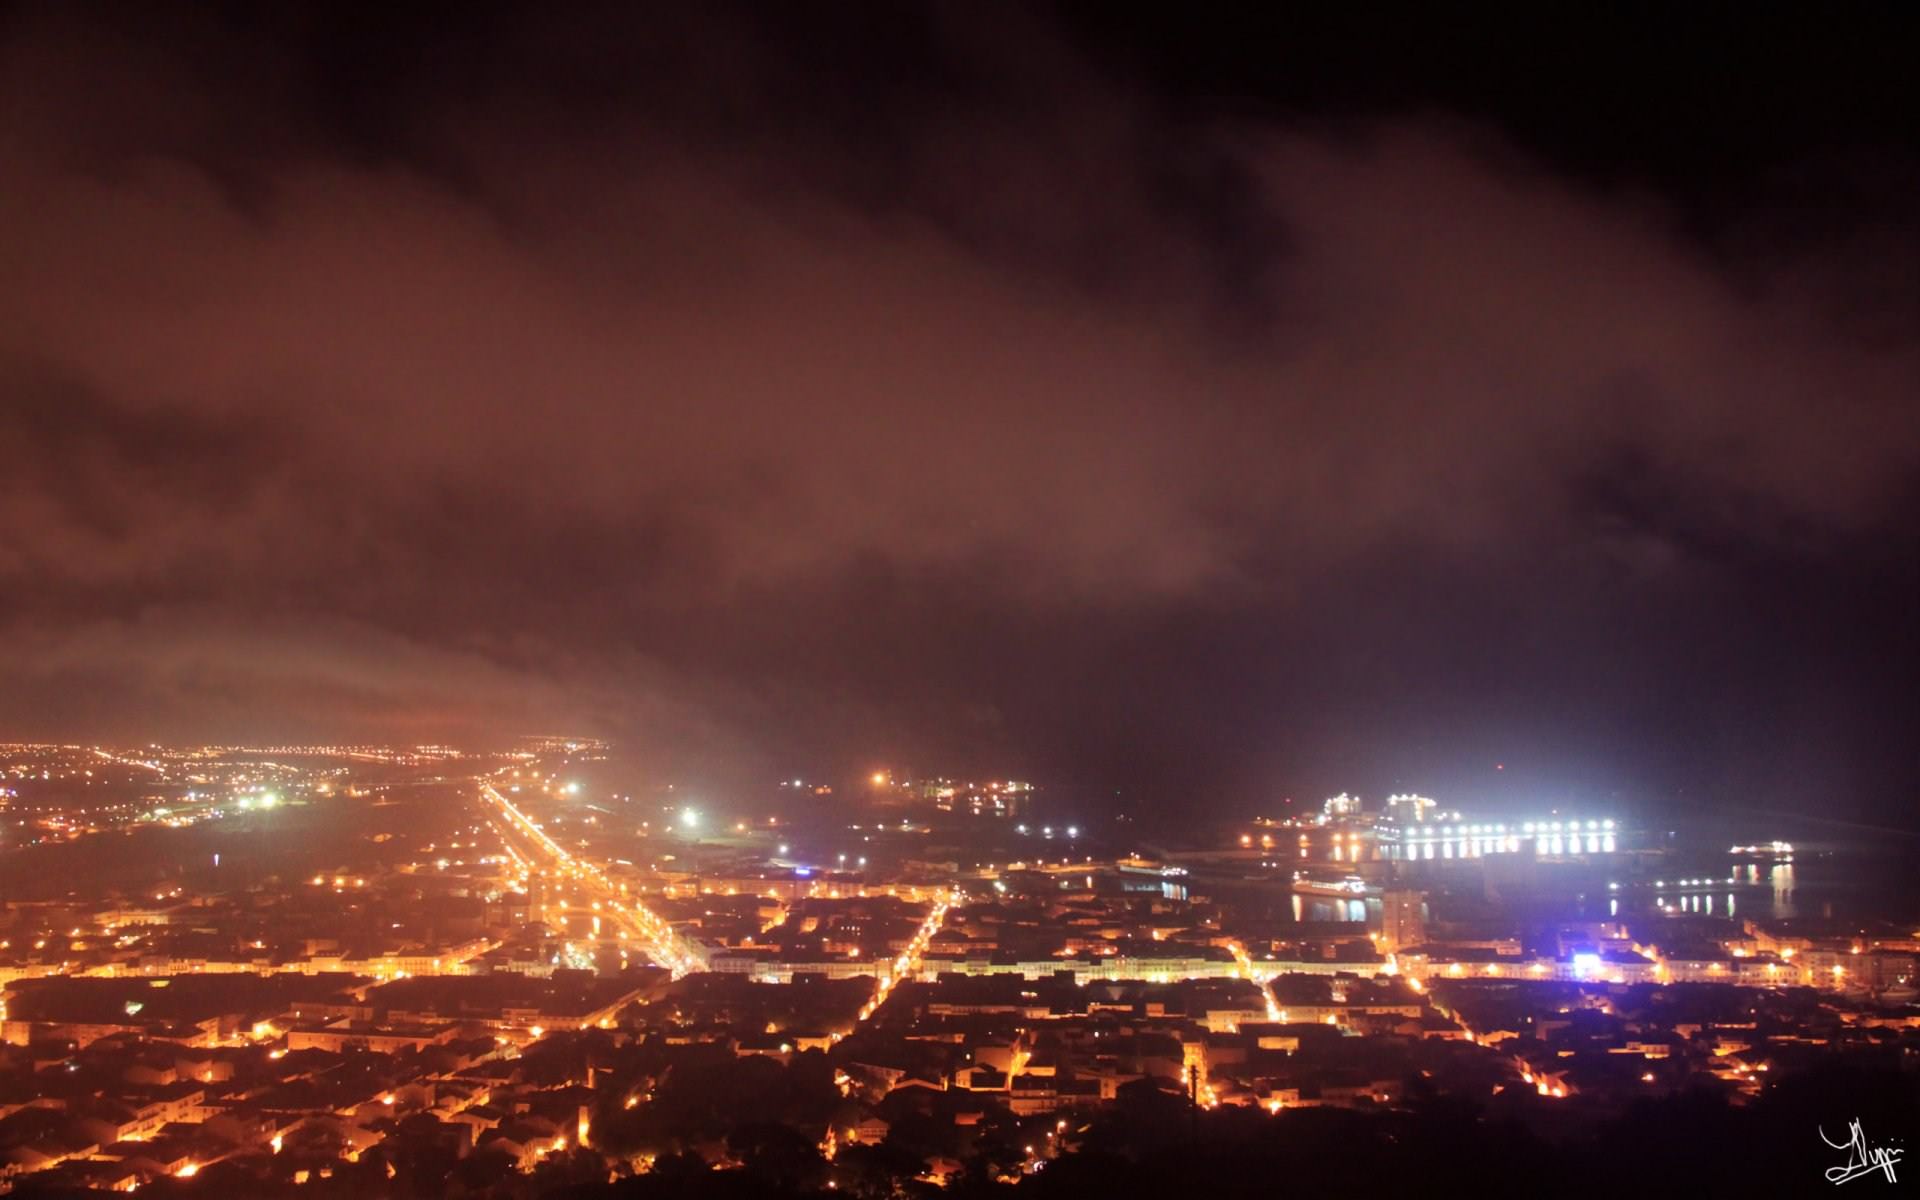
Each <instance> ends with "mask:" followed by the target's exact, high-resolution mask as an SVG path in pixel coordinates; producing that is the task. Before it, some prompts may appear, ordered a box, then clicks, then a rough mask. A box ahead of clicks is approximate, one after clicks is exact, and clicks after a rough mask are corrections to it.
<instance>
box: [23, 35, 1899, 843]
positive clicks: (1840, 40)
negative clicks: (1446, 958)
mask: <svg viewBox="0 0 1920 1200" xmlns="http://www.w3.org/2000/svg"><path fill="white" fill-rule="evenodd" d="M1187 7H1189V6H1167V7H1166V8H1165V9H1164V10H1163V11H1162V13H1161V15H1159V16H1147V17H1141V16H1120V15H1117V14H1116V11H1115V9H1114V6H1111V5H1107V4H1074V5H1066V6H1020V7H1015V6H1006V7H1002V6H997V5H980V4H957V5H951V6H918V5H903V4H874V5H864V4H832V5H777V6H765V7H757V6H732V5H724V4H722V5H714V4H700V5H666V6H658V7H657V8H653V7H652V6H632V5H608V6H604V7H601V6H595V5H574V4H569V5H560V6H534V5H527V6H507V5H494V4H474V3H463V4H457V5H400V6H393V8H394V9H396V10H397V11H389V10H388V7H387V6H373V5H368V6H364V7H363V6H354V5H313V6H289V5H261V4H254V3H236V4H225V5H221V4H215V5H206V6H199V5H195V6H186V5H180V6H174V5H158V4H126V5H113V4H105V5H85V6H82V5H72V4H64V3H51V4H44V5H34V4H25V5H22V4H10V5H6V6H4V7H0V647H4V651H3V653H0V668H3V669H0V738H16V739H27V738H35V739H76V738H108V739H119V740H126V741H144V740H148V739H157V740H181V741H202V740H214V741H240V740H249V741H272V740H318V739H364V740H375V741H385V742H399V741H429V740H453V741H459V742H463V743H469V744H478V743H485V742H488V741H489V740H493V741H498V740H501V739H505V738H509V737H512V736H514V735H518V734H523V733H533V732H559V731H565V732H581V733H595V734H600V735H603V736H607V737H610V738H613V739H614V740H615V741H616V742H618V743H619V745H620V746H621V747H622V749H623V750H624V751H626V752H628V756H629V757H630V758H631V759H632V760H633V761H634V762H636V763H638V764H640V765H641V766H643V767H644V768H645V769H646V770H647V771H649V772H652V773H654V775H655V777H657V778H660V779H669V778H672V779H680V780H683V781H688V780H691V781H696V782H701V783H705V784H707V785H710V786H716V787H717V786H721V785H728V786H746V785H747V784H748V783H749V782H752V781H765V780H767V779H771V778H775V777H790V776H795V775H805V776H809V777H835V776H840V775H845V774H848V773H851V772H855V771H865V770H867V769H871V768H872V767H874V766H892V767H895V768H897V769H901V770H909V771H916V772H921V773H950V774H959V775H965V774H973V773H980V774H989V773H990V774H999V775H1015V776H1023V777H1031V778H1035V779H1038V780H1041V781H1042V782H1045V783H1050V784H1053V785H1054V786H1056V787H1059V788H1061V789H1064V790H1074V791H1077V792H1078V793H1080V794H1084V795H1094V794H1100V795H1105V794H1110V793H1111V792H1113V791H1115V790H1119V791H1120V792H1121V793H1122V796H1123V798H1124V800H1123V802H1128V803H1131V802H1141V803H1145V804H1148V805H1150V806H1154V807H1155V808H1156V809H1157V810H1158V811H1161V812H1173V811H1182V812H1184V811H1192V812H1207V813H1212V812H1223V813H1224V812H1235V811H1245V810H1247V809H1250V808H1265V807H1270V806H1271V805H1272V803H1273V802H1274V801H1275V800H1277V799H1278V798H1279V797H1283V796H1296V797H1301V798H1304V799H1307V800H1311V801H1312V802H1316V803H1317V801H1318V799H1319V797H1321V796H1323V795H1325V794H1328V793H1329V792H1331V791H1338V790H1360V791H1363V792H1366V793H1367V794H1369V795H1378V794H1380V793H1381V792H1384V791H1386V790H1389V789H1393V790H1400V789H1405V788H1415V789H1418V790H1421V791H1425V792H1428V793H1430V794H1433V795H1436V796H1439V797H1441V798H1442V799H1443V800H1444V801H1447V802H1449V803H1458V804H1466V805H1471V804H1473V803H1475V802H1476V801H1478V800H1481V799H1489V798H1502V797H1504V798H1508V799H1512V798H1515V797H1519V798H1522V799H1529V798H1531V797H1534V796H1537V797H1539V798H1542V799H1548V800H1552V801H1555V802H1572V803H1583V802H1595V801H1604V802H1606V803H1609V804H1614V803H1617V804H1620V805H1624V806H1628V807H1637V808H1639V809H1640V810H1642V811H1679V810H1680V809H1683V808H1686V807H1689V806H1703V807H1706V808H1709V809H1734V810H1738V809H1741V808H1747V807H1750V808H1755V809H1769V810H1792V811H1812V812H1819V813H1823V814H1830V815H1833V816H1838V817H1847V818H1853V819H1860V820H1871V821H1875V822H1880V823H1886V824H1898V825H1901V826H1909V827H1910V826H1920V805H1917V804H1916V801H1915V789H1914V784H1913V781H1914V780H1915V778H1916V777H1920V751H1916V749H1915V745H1916V742H1920V739H1917V738H1916V737H1915V736H1914V731H1915V729H1916V727H1920V700H1917V699H1916V687H1917V686H1920V680H1916V673H1917V672H1916V668H1920V634H1917V633H1916V620H1917V618H1916V615H1915V614H1916V601H1920V565H1916V564H1917V563H1920V558H1917V557H1916V552H1915V550H1916V547H1915V541H1916V539H1915V536H1914V534H1915V530H1916V528H1917V527H1920V487H1916V478H1917V476H1916V466H1920V462H1917V460H1920V413H1917V412H1916V397H1920V221H1917V218H1920V200H1917V199H1916V198H1920V82H1917V79H1920V75H1917V73H1916V72H1915V71H1914V70H1913V68H1912V62H1911V58H1910V51H1911V47H1912V45H1913V42H1912V40H1911V38H1910V37H1909V36H1908V33H1907V31H1906V30H1905V29H1904V28H1903V27H1902V26H1901V25H1899V24H1898V23H1897V21H1896V15H1897V14H1898V12H1899V7H1898V6H1886V7H1873V6H1856V5H1844V4H1842V5H1832V6H1800V7H1799V8H1798V9H1797V10H1790V9H1785V8H1782V9H1772V10H1769V11H1768V12H1766V13H1762V14H1760V15H1758V16H1755V15H1752V14H1750V13H1749V11H1748V9H1749V7H1750V6H1745V5H1693V6H1686V9H1687V14H1686V15H1684V16H1682V17H1675V16H1673V15H1672V14H1671V13H1670V12H1669V11H1668V10H1667V9H1666V8H1656V7H1648V8H1645V9H1639V8H1634V7H1632V6H1620V5H1611V4H1610V5H1604V6H1594V7H1591V8H1588V7H1581V6H1561V5H1551V6H1544V5H1543V6H1533V8H1534V9H1537V10H1539V11H1532V10H1528V11H1529V12H1531V15H1527V16H1520V15H1517V14H1518V13H1519V12H1520V11H1521V10H1517V9H1516V10H1515V11H1514V14H1509V15H1507V16H1502V17H1495V16H1492V15H1488V14H1490V13H1491V12H1492V11H1493V10H1483V12H1482V14H1481V15H1480V16H1479V17H1476V18H1475V19H1474V20H1471V21H1469V20H1465V19H1463V18H1461V17H1460V16H1459V14H1457V13H1449V14H1447V15H1445V16H1444V17H1443V16H1440V15H1435V16H1431V17H1427V18H1424V19H1420V20H1415V21H1413V22H1412V23H1408V20H1407V19H1406V18H1405V17H1404V16H1401V15H1398V14H1392V13H1389V12H1388V11H1385V10H1374V11H1368V12H1359V13H1355V14H1351V15H1346V16H1340V17H1329V16H1326V15H1321V16H1316V17H1312V18H1305V17H1295V16H1290V15H1288V14H1287V13H1286V12H1285V11H1283V10H1282V9H1281V8H1280V7H1279V6H1274V7H1272V8H1271V9H1263V10H1262V12H1261V15H1257V16H1242V15H1229V13H1228V11H1227V10H1222V11H1220V12H1217V13H1215V14H1214V15H1211V16H1208V15H1200V16H1193V15H1190V14H1188V13H1186V11H1185V10H1186V9H1187ZM1342 7H1347V6H1342ZM643 8H646V9H649V10H648V11H642V9H643ZM1249 9H1251V6H1249ZM1176 14H1178V15H1176ZM1783 14H1784V15H1783ZM1496 764H1503V769H1501V770H1496Z"/></svg>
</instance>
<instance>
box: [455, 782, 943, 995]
mask: <svg viewBox="0 0 1920 1200" xmlns="http://www.w3.org/2000/svg"><path fill="white" fill-rule="evenodd" d="M478 783H479V785H480V798H481V800H482V801H483V802H484V803H486V804H488V805H491V806H492V807H493V808H494V809H495V810H496V811H497V812H498V813H499V815H500V817H501V818H502V819H503V820H504V821H505V828H504V829H503V831H502V832H503V834H506V835H509V836H511V837H512V838H514V839H515V840H517V841H519V842H520V843H521V845H522V846H524V847H525V848H526V849H527V851H528V852H529V854H530V857H527V858H524V859H523V861H524V862H525V863H526V865H527V867H528V868H529V869H530V870H538V871H542V872H544V873H545V874H546V875H547V876H548V877H549V878H552V879H555V880H556V881H557V882H559V883H560V884H561V885H562V886H571V887H572V888H574V889H576V890H577V891H579V892H581V893H583V894H584V896H585V897H586V899H585V900H584V901H577V902H568V903H567V904H566V905H565V907H567V908H570V909H571V908H581V907H584V908H586V909H587V911H588V913H590V914H593V915H595V916H597V917H599V918H605V919H607V920H610V921H612V922H613V924H614V926H615V929H616V930H618V931H620V932H623V933H624V934H626V935H627V936H628V937H631V938H632V939H633V940H635V941H636V942H638V943H639V945H640V947H641V949H642V950H643V951H644V952H645V953H646V954H647V956H648V957H649V958H651V959H652V960H653V961H654V962H655V963H657V964H659V965H660V966H663V967H666V968H667V969H668V970H670V971H672V972H673V977H674V978H675V979H678V978H680V977H681V976H682V975H685V974H687V973H689V972H692V971H704V970H706V963H705V962H703V961H702V960H701V958H700V956H699V955H698V954H695V953H694V952H693V950H692V949H691V948H690V947H689V946H688V945H687V944H686V942H685V940H684V939H682V938H681V937H680V935H678V934H676V933H675V932H674V931H673V929H672V927H671V926H669V925H668V924H667V922H665V921H663V920H662V919H661V918H660V917H659V916H658V915H657V914H655V913H654V912H653V911H652V910H651V909H649V908H648V907H647V906H646V905H644V904H642V903H640V901H638V900H637V899H635V898H634V897H632V896H631V895H629V894H627V892H626V890H625V888H624V887H623V886H620V885H616V884H615V883H613V882H612V881H611V880H609V879H608V878H607V876H606V872H605V871H604V870H602V869H601V868H600V867H599V866H597V865H595V864H593V863H591V862H588V861H587V860H585V859H583V858H579V857H577V856H576V855H574V854H572V853H571V852H569V851H568V850H567V849H566V847H564V846H562V845H560V843H558V842H556V841H554V840H553V839H552V838H550V837H548V836H547V833H546V831H545V830H544V829H542V828H540V826H539V825H538V824H537V823H535V822H534V820H533V819H532V818H531V817H529V816H527V814H526V813H524V812H522V811H520V809H519V808H518V807H516V806H515V805H514V803H513V801H511V800H509V799H507V797H506V796H505V795H504V794H503V793H502V792H501V791H500V789H499V788H497V787H495V786H494V785H493V781H492V780H490V779H487V778H485V777H482V778H481V779H480V780H478ZM509 849H510V850H511V849H512V847H511V846H509ZM515 857H516V858H520V857H522V856H521V855H519V854H518V852H515ZM952 899H953V897H952V896H951V895H949V896H947V897H944V898H942V899H939V900H936V901H935V902H934V904H933V906H932V908H931V909H930V910H929V911H928V913H927V916H926V919H925V920H924V921H922V922H921V924H920V926H919V927H918V928H917V929H916V930H915V931H914V935H913V937H912V938H911V939H910V940H909V942H908V943H907V945H906V946H905V947H904V948H903V949H902V950H901V952H900V953H899V955H898V956H897V957H896V958H895V959H894V960H893V961H892V962H889V963H886V964H884V965H883V966H882V967H881V968H880V970H879V977H878V979H877V980H876V981H875V983H876V986H875V988H874V994H873V996H872V997H871V998H869V999H868V1001H867V1002H866V1003H865V1004H864V1005H862V1006H861V1008H860V1013H859V1018H858V1021H859V1023H862V1024H864V1023H865V1022H866V1020H867V1019H868V1018H869V1017H871V1016H872V1015H873V1014H874V1012H875V1011H876V1010H878V1009H879V1007H880V1006H881V1005H882V1004H883V1003H885V1002H886V999H887V996H888V995H889V994H891V993H892V991H893V989H894V988H895V987H896V986H898V985H899V984H900V983H901V982H902V981H903V980H906V979H911V978H913V977H914V975H916V974H917V973H918V972H919V969H920V957H921V955H923V954H924V953H925V952H926V949H927V944H928V943H929V942H930V941H932V940H933V936H934V934H936V933H938V932H939V930H940V926H941V924H942V922H944V921H945V919H946V915H947V909H948V906H949V905H950V904H951V903H952ZM623 940H624V939H623Z"/></svg>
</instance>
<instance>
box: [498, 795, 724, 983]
mask: <svg viewBox="0 0 1920 1200" xmlns="http://www.w3.org/2000/svg"><path fill="white" fill-rule="evenodd" d="M479 784H480V799H481V800H482V801H483V802H484V803H486V804H489V805H492V806H493V807H494V809H496V810H497V811H498V812H499V814H500V816H501V817H502V818H504V820H505V822H506V832H508V833H511V834H513V835H515V836H517V837H518V839H519V840H520V842H521V843H522V844H523V845H524V846H525V847H526V848H527V849H528V850H530V851H531V852H532V859H531V860H530V865H531V866H532V867H533V868H534V869H536V870H541V871H544V872H545V873H546V874H547V876H548V877H549V878H553V879H555V880H556V881H557V882H559V883H561V884H563V885H568V886H571V887H572V888H574V889H575V890H577V891H580V892H582V893H584V894H585V896H586V898H587V903H588V905H589V906H590V907H591V910H592V911H595V912H597V913H599V914H600V915H601V916H603V917H605V918H606V919H608V920H610V921H612V922H613V924H614V926H615V928H616V929H617V930H620V931H622V932H624V933H626V934H627V935H628V936H629V937H631V938H633V939H634V940H635V941H637V942H639V944H640V947H641V949H642V950H644V951H645V952H646V954H647V956H648V957H649V958H651V959H652V960H653V961H654V962H655V963H657V964H659V965H660V966H663V967H665V968H667V969H668V970H669V971H672V972H673V977H674V978H675V979H678V978H680V977H681V976H682V975H685V974H687V973H688V972H690V971H701V970H705V969H706V965H705V964H704V963H702V962H701V961H700V958H699V956H698V955H695V954H694V953H692V952H691V951H690V950H689V949H688V947H687V945H686V944H685V942H684V941H683V940H682V939H681V938H680V936H679V935H678V934H676V933H675V932H674V931H673V929H672V928H671V927H670V926H669V925H668V924H667V923H666V922H665V921H663V920H661V919H660V917H659V916H657V915H656V914H655V913H654V912H653V911H652V910H651V909H649V908H648V907H647V906H646V905H644V904H642V903H640V902H639V901H638V900H636V899H634V898H633V897H632V896H629V895H628V894H627V893H626V891H625V889H624V888H623V887H621V886H620V885H617V884H615V883H614V882H613V881H611V880H609V879H608V878H607V876H606V872H605V871H603V870H602V869H601V868H600V867H598V866H596V865H595V864H593V863H590V862H588V861H586V860H585V859H582V858H576V857H575V856H574V855H572V854H571V853H569V852H568V851H567V849H566V848H565V847H564V846H562V845H560V843H558V842H556V841H554V840H553V839H552V838H550V837H548V836H547V834H546V831H545V830H543V829H541V828H540V826H539V825H537V824H536V823H535V822H534V821H533V819H532V818H531V817H529V816H527V814H526V813H523V812H521V811H520V810H519V809H518V808H517V807H515V806H514V804H513V802H512V801H511V800H508V799H507V798H506V796H505V795H503V794H502V793H501V791H500V789H499V788H497V787H495V786H493V782H492V781H491V780H489V779H485V778H482V779H481V780H480V781H479Z"/></svg>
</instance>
